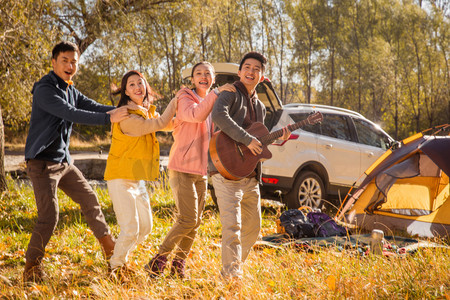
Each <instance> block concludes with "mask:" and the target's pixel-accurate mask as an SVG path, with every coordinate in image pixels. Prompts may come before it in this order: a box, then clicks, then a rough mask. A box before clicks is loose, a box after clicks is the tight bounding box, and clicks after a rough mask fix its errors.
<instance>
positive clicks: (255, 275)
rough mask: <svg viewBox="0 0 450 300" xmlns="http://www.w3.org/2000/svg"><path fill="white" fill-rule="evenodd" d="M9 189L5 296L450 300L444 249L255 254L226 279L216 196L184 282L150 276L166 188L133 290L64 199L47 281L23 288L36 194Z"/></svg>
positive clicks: (158, 191)
mask: <svg viewBox="0 0 450 300" xmlns="http://www.w3.org/2000/svg"><path fill="white" fill-rule="evenodd" d="M8 185H9V192H7V193H5V194H3V195H2V197H1V199H0V228H1V232H2V234H1V236H0V274H1V276H0V291H1V294H0V295H1V297H0V298H1V299H30V298H31V299H61V298H67V299H79V298H89V299H90V298H94V299H183V298H186V299H343V298H346V299H347V298H348V299H380V298H381V299H450V272H449V271H448V270H449V268H450V253H449V252H448V250H446V249H431V248H430V249H425V250H421V251H418V252H417V253H416V254H414V255H409V256H407V257H405V258H391V259H387V258H383V257H377V256H375V257H371V256H369V257H362V256H360V255H357V254H355V253H354V252H351V251H347V250H345V251H338V249H337V248H334V247H331V248H330V249H327V250H322V251H316V252H311V253H306V252H303V251H299V250H298V249H296V248H295V247H286V248H281V249H274V248H257V249H255V251H252V253H251V254H250V256H249V258H248V260H247V262H246V264H245V266H244V272H245V273H244V278H243V279H242V280H241V281H240V282H225V281H223V280H222V279H221V278H220V277H219V271H220V267H221V261H220V257H221V253H220V234H221V225H220V220H219V214H218V211H217V209H216V208H215V207H214V206H213V204H212V201H211V200H210V199H208V202H207V206H206V210H205V213H204V218H203V223H202V226H201V227H200V229H199V234H198V236H197V238H196V240H195V242H194V245H193V249H192V253H191V254H190V255H189V257H188V259H187V273H188V278H187V279H186V280H180V279H176V278H172V277H170V276H166V277H162V278H157V279H150V278H149V277H148V276H147V274H146V273H145V272H144V271H143V266H144V265H145V264H146V263H147V262H148V260H149V259H150V258H151V257H152V256H153V255H154V254H155V253H156V251H157V248H158V246H159V245H160V243H161V242H162V240H163V238H164V237H165V235H166V234H167V232H168V230H169V229H170V227H171V225H172V222H173V212H174V202H173V199H172V195H171V191H170V189H168V188H167V187H166V186H164V185H155V186H153V187H152V188H150V190H151V191H152V192H151V205H152V209H153V217H154V227H153V231H152V233H151V234H150V235H149V237H148V238H147V239H146V241H145V242H144V243H143V244H141V245H139V246H138V247H137V249H136V250H135V251H134V252H133V253H132V255H131V259H130V264H131V266H132V267H134V268H135V269H136V270H137V275H136V276H134V277H133V278H132V281H131V283H130V284H129V285H127V286H122V285H120V284H118V283H117V282H114V281H112V280H110V279H109V278H108V276H107V272H106V270H107V264H106V262H105V261H104V259H103V257H102V254H101V252H100V245H99V244H98V242H97V241H96V239H95V237H94V235H93V234H92V232H91V231H90V230H89V229H88V227H87V225H86V223H85V221H84V218H83V216H82V215H81V213H80V210H79V208H78V205H77V204H75V203H74V202H73V201H71V200H70V199H69V198H68V197H67V196H65V195H64V194H63V193H59V197H60V214H61V218H60V222H59V224H58V227H57V230H56V232H55V234H54V236H53V237H52V239H51V240H50V243H49V245H48V246H47V255H46V257H45V258H44V263H43V265H44V269H45V272H46V273H47V275H48V280H47V281H46V283H44V284H41V285H34V286H26V287H24V286H23V285H22V283H21V277H22V272H23V266H24V253H25V251H26V247H27V243H28V240H29V237H30V232H31V230H32V228H33V225H34V221H35V218H36V210H35V204H34V196H33V192H32V188H31V186H30V185H29V184H28V183H26V182H23V183H18V182H14V181H12V180H11V179H8ZM96 192H97V194H98V195H99V198H100V201H101V203H102V206H103V211H104V212H105V216H106V219H107V222H108V223H109V225H110V227H111V229H112V231H113V232H114V234H116V235H117V233H118V232H119V228H118V227H117V225H116V222H115V216H114V212H113V210H112V206H111V202H110V200H109V197H108V193H107V191H106V190H104V189H102V188H99V187H97V188H96ZM282 209H283V208H281V207H279V206H277V205H271V204H270V203H266V202H264V207H263V228H262V234H263V235H268V234H272V233H275V231H276V225H275V220H276V218H277V216H278V215H279V213H280V212H281V210H282ZM166 274H167V275H168V273H166Z"/></svg>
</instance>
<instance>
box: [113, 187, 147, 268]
mask: <svg viewBox="0 0 450 300" xmlns="http://www.w3.org/2000/svg"><path fill="white" fill-rule="evenodd" d="M107 184H108V192H109V196H110V197H111V201H112V204H113V207H114V212H115V213H116V219H117V224H118V225H119V226H120V234H119V237H118V238H117V240H116V246H115V247H114V254H113V255H112V257H111V259H110V262H109V263H110V266H111V268H112V269H114V268H117V267H120V266H122V265H124V264H125V263H126V262H127V261H128V254H129V253H130V252H131V251H133V250H134V248H136V245H137V244H140V243H142V242H143V241H144V239H145V238H146V236H147V235H148V234H149V233H150V231H151V230H152V225H153V219H152V210H151V207H150V199H149V197H148V193H147V188H146V186H145V181H144V180H139V181H138V180H127V179H113V180H108V181H107Z"/></svg>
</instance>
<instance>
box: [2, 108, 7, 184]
mask: <svg viewBox="0 0 450 300" xmlns="http://www.w3.org/2000/svg"><path fill="white" fill-rule="evenodd" d="M7 188H8V186H7V185H6V174H5V131H4V127H3V118H2V108H1V106H0V192H4V191H6V190H7Z"/></svg>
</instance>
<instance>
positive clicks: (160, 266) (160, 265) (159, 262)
mask: <svg viewBox="0 0 450 300" xmlns="http://www.w3.org/2000/svg"><path fill="white" fill-rule="evenodd" d="M166 263H167V256H165V255H160V254H156V256H155V257H153V258H152V260H150V261H149V263H148V264H146V265H145V267H144V269H145V271H147V273H148V275H149V276H150V277H152V278H154V277H157V276H160V275H161V274H162V273H163V272H164V269H165V268H166Z"/></svg>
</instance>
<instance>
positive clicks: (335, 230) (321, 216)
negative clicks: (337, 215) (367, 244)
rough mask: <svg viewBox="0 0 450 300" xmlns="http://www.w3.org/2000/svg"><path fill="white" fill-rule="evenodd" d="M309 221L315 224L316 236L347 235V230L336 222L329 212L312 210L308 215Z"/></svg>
mask: <svg viewBox="0 0 450 300" xmlns="http://www.w3.org/2000/svg"><path fill="white" fill-rule="evenodd" d="M307 218H308V221H309V222H310V223H311V224H312V225H313V226H314V234H315V236H316V237H327V236H345V235H347V230H346V229H345V228H344V227H342V226H340V225H338V224H336V222H335V221H334V220H333V219H332V218H330V216H328V215H327V214H325V213H323V212H320V211H312V212H310V213H308V215H307Z"/></svg>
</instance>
